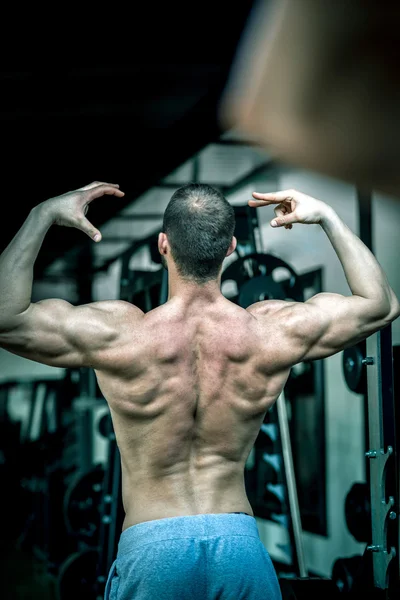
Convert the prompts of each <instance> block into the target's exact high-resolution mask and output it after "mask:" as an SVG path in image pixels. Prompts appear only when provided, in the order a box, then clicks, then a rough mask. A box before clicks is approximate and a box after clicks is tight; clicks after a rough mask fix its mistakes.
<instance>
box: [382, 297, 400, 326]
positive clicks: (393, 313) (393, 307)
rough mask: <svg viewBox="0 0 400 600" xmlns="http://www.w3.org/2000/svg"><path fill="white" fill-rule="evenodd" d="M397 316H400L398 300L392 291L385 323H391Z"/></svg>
mask: <svg viewBox="0 0 400 600" xmlns="http://www.w3.org/2000/svg"><path fill="white" fill-rule="evenodd" d="M397 317H400V302H399V300H398V298H397V296H396V295H395V294H394V293H393V292H392V298H391V301H390V309H389V313H388V314H387V316H386V319H385V320H386V321H387V324H388V325H389V324H390V323H392V321H394V320H395V319H397Z"/></svg>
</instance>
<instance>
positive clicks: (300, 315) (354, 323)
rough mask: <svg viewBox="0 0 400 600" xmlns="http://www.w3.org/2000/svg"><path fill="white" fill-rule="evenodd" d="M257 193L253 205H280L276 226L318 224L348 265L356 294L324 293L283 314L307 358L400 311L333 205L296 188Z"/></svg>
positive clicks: (319, 355) (369, 255)
mask: <svg viewBox="0 0 400 600" xmlns="http://www.w3.org/2000/svg"><path fill="white" fill-rule="evenodd" d="M253 197H254V198H255V199H254V200H250V201H249V204H250V205H251V206H268V205H275V206H276V208H275V218H274V219H273V220H272V221H271V226H273V227H283V226H285V227H287V228H288V227H290V226H292V225H293V224H295V223H302V224H311V223H317V224H319V225H320V226H321V227H322V228H323V229H324V231H325V232H326V234H327V236H328V238H329V240H330V242H331V244H332V246H333V248H334V250H335V252H336V254H337V256H338V258H339V260H340V262H341V264H342V266H343V270H344V273H345V276H346V279H347V282H348V284H349V287H350V290H351V292H352V295H351V296H342V295H341V294H333V293H332V294H331V293H322V294H317V295H316V296H314V297H312V298H310V300H308V301H307V302H305V303H288V304H287V305H285V306H282V309H281V311H280V315H279V318H281V320H282V323H283V324H284V323H286V325H287V326H288V328H289V329H290V330H291V332H292V333H291V335H292V337H293V338H296V337H297V338H298V344H297V346H298V350H299V351H300V350H301V346H302V350H301V351H302V352H303V354H302V359H306V358H308V359H315V358H323V357H326V356H330V355H331V354H334V353H336V352H339V351H340V350H343V349H344V348H346V347H348V346H351V345H353V344H355V343H357V342H358V341H361V340H362V339H365V338H366V337H368V336H369V335H371V334H372V333H374V332H375V331H377V330H378V329H381V328H382V327H384V326H385V325H388V324H389V323H390V322H391V321H393V320H394V319H395V318H397V317H398V316H399V315H400V305H399V301H398V299H397V297H396V296H395V294H394V292H393V290H392V288H391V287H390V285H389V282H388V280H387V277H386V274H385V272H384V271H383V269H382V267H381V266H380V264H379V263H378V261H377V260H376V258H375V256H374V255H373V254H372V252H371V251H370V250H369V249H368V248H367V247H366V246H365V244H363V242H362V241H361V240H360V239H359V238H358V237H357V236H356V235H355V234H354V233H353V232H352V231H351V230H350V229H349V228H348V227H347V225H346V224H345V223H344V222H343V221H342V220H341V219H340V217H339V216H338V215H337V214H336V213H335V211H334V210H333V209H332V208H331V207H330V206H328V205H327V204H325V203H324V202H322V201H320V200H317V199H316V198H312V197H310V196H307V195H306V194H302V193H301V192H298V191H296V190H285V191H282V192H276V193H271V194H259V193H256V192H255V193H254V194H253ZM288 235H290V234H288ZM250 308H251V307H250ZM298 358H299V357H297V359H298Z"/></svg>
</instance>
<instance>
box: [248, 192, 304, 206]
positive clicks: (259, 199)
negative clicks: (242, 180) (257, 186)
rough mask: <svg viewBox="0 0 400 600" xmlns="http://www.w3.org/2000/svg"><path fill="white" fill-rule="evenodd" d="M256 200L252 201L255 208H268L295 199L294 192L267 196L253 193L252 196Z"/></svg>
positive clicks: (267, 194)
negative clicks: (269, 205)
mask: <svg viewBox="0 0 400 600" xmlns="http://www.w3.org/2000/svg"><path fill="white" fill-rule="evenodd" d="M252 196H253V198H255V200H250V201H249V203H250V202H254V203H257V204H254V206H266V205H268V204H280V203H281V202H283V201H284V200H291V199H292V198H293V190H283V191H280V192H268V193H266V194H261V193H260V192H253V194H252Z"/></svg>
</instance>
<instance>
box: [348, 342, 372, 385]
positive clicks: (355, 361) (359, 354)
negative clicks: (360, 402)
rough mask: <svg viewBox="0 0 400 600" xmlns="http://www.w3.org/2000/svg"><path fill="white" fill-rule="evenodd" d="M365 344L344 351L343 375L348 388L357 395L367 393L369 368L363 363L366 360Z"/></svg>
mask: <svg viewBox="0 0 400 600" xmlns="http://www.w3.org/2000/svg"><path fill="white" fill-rule="evenodd" d="M364 347H365V342H364V343H363V342H362V343H361V344H357V345H356V346H352V347H351V348H346V350H344V351H343V356H342V367H343V375H344V378H345V381H346V383H347V386H348V388H349V389H350V390H351V391H352V392H355V393H356V394H366V392H367V368H366V366H365V364H364V363H363V360H364V358H365V351H364Z"/></svg>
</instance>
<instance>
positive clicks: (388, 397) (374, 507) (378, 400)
mask: <svg viewBox="0 0 400 600" xmlns="http://www.w3.org/2000/svg"><path fill="white" fill-rule="evenodd" d="M367 354H368V356H369V357H371V359H372V360H371V361H370V362H369V364H368V370H367V376H368V420H369V441H370V448H369V450H368V451H367V453H366V456H367V458H368V459H369V465H370V479H371V519H372V543H371V544H370V545H369V546H368V550H369V551H370V552H373V572H374V585H375V586H376V587H377V588H380V589H386V588H388V586H389V581H388V578H389V567H391V572H392V575H393V577H392V579H393V582H395V581H398V579H399V562H398V561H399V532H398V528H399V517H398V512H399V507H398V505H396V501H395V498H396V496H397V490H398V487H397V486H398V464H397V465H396V462H397V453H396V452H395V449H396V419H395V407H394V403H393V361H392V336H391V328H390V326H389V327H386V328H385V329H383V330H381V331H379V332H377V333H374V334H373V335H371V336H370V337H369V338H368V339H367ZM385 354H386V355H385ZM396 556H397V560H396V561H395V562H394V564H393V565H391V564H390V563H391V562H392V561H394V559H395V558H396Z"/></svg>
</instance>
